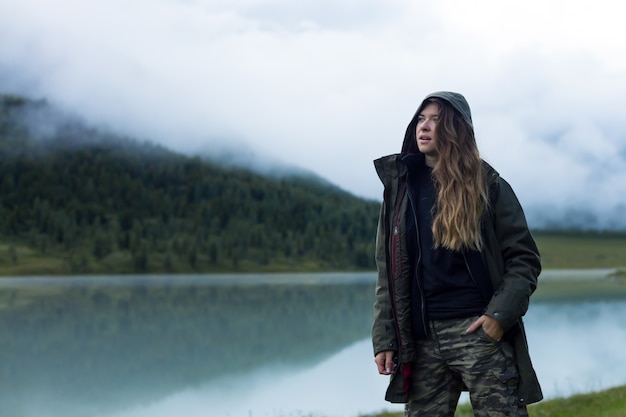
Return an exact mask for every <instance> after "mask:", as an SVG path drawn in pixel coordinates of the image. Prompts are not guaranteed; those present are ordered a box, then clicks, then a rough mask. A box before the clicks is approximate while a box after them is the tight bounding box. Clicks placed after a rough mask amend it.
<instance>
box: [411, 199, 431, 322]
mask: <svg viewBox="0 0 626 417" xmlns="http://www.w3.org/2000/svg"><path fill="white" fill-rule="evenodd" d="M407 194H408V196H409V204H411V210H412V211H413V218H414V219H415V240H416V242H417V259H416V261H415V265H414V268H415V274H414V278H415V283H416V284H417V287H418V291H419V294H420V299H421V300H422V302H421V303H420V307H421V310H422V327H423V330H424V334H428V324H427V323H426V300H425V299H424V289H423V288H422V283H421V280H420V277H419V265H420V264H421V262H422V243H421V242H420V234H419V225H418V223H417V213H416V212H415V204H413V199H412V198H411V193H410V192H408V193H407Z"/></svg>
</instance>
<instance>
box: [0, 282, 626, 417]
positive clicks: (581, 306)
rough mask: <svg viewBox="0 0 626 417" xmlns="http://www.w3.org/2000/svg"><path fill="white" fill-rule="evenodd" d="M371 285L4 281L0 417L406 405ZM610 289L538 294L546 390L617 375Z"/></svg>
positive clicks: (618, 332)
mask: <svg viewBox="0 0 626 417" xmlns="http://www.w3.org/2000/svg"><path fill="white" fill-rule="evenodd" d="M373 280H374V274H371V273H367V274H311V275H272V276H269V275H268V276H258V275H257V276H254V275H249V276H244V275H242V276H210V277H207V276H157V277H145V276H143V277H99V278H98V277H96V278H94V277H91V278H81V277H74V278H68V277H65V278H55V279H51V278H41V279H33V278H28V279H25V278H21V279H0V334H1V335H2V337H1V338H0V404H1V409H0V410H1V411H0V415H2V416H4V415H7V416H11V417H75V416H76V417H78V416H80V417H89V416H93V417H148V416H150V417H169V416H178V415H185V416H187V417H196V416H197V417H200V416H202V417H205V416H215V417H355V416H357V415H358V414H359V413H361V414H370V413H373V412H376V411H380V410H382V409H390V410H399V409H401V406H392V405H390V404H388V403H386V402H384V400H383V393H384V389H385V387H386V384H387V379H386V378H385V377H381V376H379V375H377V373H376V370H375V367H374V364H373V361H372V352H371V346H370V341H369V331H370V323H371V314H372V309H371V306H372V301H373V287H374V282H373ZM616 285H617V284H615V283H606V282H602V283H595V282H591V283H590V282H589V281H581V282H580V283H579V284H571V285H570V284H568V286H567V288H566V290H565V291H564V290H563V288H562V287H559V286H558V285H555V286H552V287H551V284H550V282H546V283H545V285H544V286H543V293H539V294H537V295H536V296H535V297H534V299H533V303H532V306H531V309H530V310H529V313H528V314H527V316H526V318H525V321H526V327H527V331H528V337H529V344H530V350H531V354H532V357H533V360H534V362H535V367H536V369H537V372H538V374H539V378H540V380H541V382H542V385H543V388H544V393H545V394H546V397H548V398H553V397H556V396H564V395H570V394H572V393H576V392H586V391H591V390H596V389H602V388H606V387H610V386H615V385H621V384H626V374H625V373H624V372H623V371H624V369H626V350H624V349H623V346H625V345H626V323H625V322H624V321H623V317H626V297H624V296H623V294H624V286H623V285H622V286H616ZM592 290H593V291H592ZM620 291H621V293H620ZM620 294H622V295H620ZM572 300H575V301H572Z"/></svg>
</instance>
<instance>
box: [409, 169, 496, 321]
mask: <svg viewBox="0 0 626 417" xmlns="http://www.w3.org/2000/svg"><path fill="white" fill-rule="evenodd" d="M408 186H409V193H410V195H411V197H412V198H411V201H410V204H409V205H408V209H407V210H408V213H407V232H408V233H407V239H408V242H407V243H408V244H409V249H410V250H411V252H412V253H413V254H414V256H415V261H414V263H413V264H414V265H415V274H414V276H415V279H416V280H420V281H419V286H418V285H417V284H418V282H417V281H415V282H414V285H413V288H414V290H413V294H412V295H413V297H418V296H420V291H419V290H420V287H421V293H422V294H423V297H424V301H425V313H426V317H427V318H428V319H429V320H441V319H451V318H464V317H470V316H474V315H480V314H482V312H483V311H484V309H485V307H486V305H487V301H486V300H485V299H484V298H483V296H482V294H481V292H480V290H479V288H478V285H477V283H476V281H475V279H474V278H475V277H473V276H472V274H471V273H470V267H469V263H470V262H471V264H472V265H473V266H475V265H476V264H477V262H476V259H477V257H478V259H480V253H479V252H478V251H452V250H449V249H445V248H434V245H433V234H432V221H433V211H434V210H433V207H435V192H436V191H435V185H434V182H433V179H432V169H431V168H429V167H428V166H426V164H424V163H419V162H418V164H417V166H409V183H408ZM415 216H417V221H416V218H415ZM418 230H419V233H417V231H418ZM418 236H419V245H418V239H417V237H418ZM420 253H421V257H419V256H418V255H419V254H420ZM418 261H419V262H418ZM478 264H479V269H481V268H482V270H479V271H478V273H486V270H485V269H484V265H483V264H482V259H480V261H479V262H478ZM414 299H415V298H414ZM414 304H415V303H414Z"/></svg>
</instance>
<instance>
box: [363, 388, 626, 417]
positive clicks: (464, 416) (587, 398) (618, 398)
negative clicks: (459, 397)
mask: <svg viewBox="0 0 626 417" xmlns="http://www.w3.org/2000/svg"><path fill="white" fill-rule="evenodd" d="M528 414H529V417H626V385H624V386H620V387H616V388H611V389H607V390H604V391H599V392H594V393H590V394H578V395H574V396H571V397H568V398H557V399H553V400H547V401H542V402H540V403H537V404H532V405H530V406H529V407H528ZM402 416H403V413H402V412H399V413H398V412H393V413H390V412H384V413H380V414H368V415H367V416H366V415H362V416H361V417H402ZM454 416H455V417H473V416H474V413H472V409H471V406H470V405H469V404H461V405H459V407H458V408H457V411H456V413H455V414H454Z"/></svg>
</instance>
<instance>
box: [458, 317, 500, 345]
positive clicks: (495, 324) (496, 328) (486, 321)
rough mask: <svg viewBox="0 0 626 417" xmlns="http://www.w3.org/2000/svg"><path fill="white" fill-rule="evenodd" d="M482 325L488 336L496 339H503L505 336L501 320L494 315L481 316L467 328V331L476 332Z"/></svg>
mask: <svg viewBox="0 0 626 417" xmlns="http://www.w3.org/2000/svg"><path fill="white" fill-rule="evenodd" d="M480 327H482V328H483V331H484V332H485V333H487V336H489V337H491V338H492V339H495V340H500V339H502V336H504V329H503V328H502V325H501V324H500V322H499V321H498V320H496V319H494V318H493V317H490V316H486V315H484V314H483V315H482V316H480V317H479V318H478V319H477V320H476V321H475V322H474V323H472V325H471V326H470V327H468V328H467V333H474V332H475V331H476V330H478V329H479V328H480Z"/></svg>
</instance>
